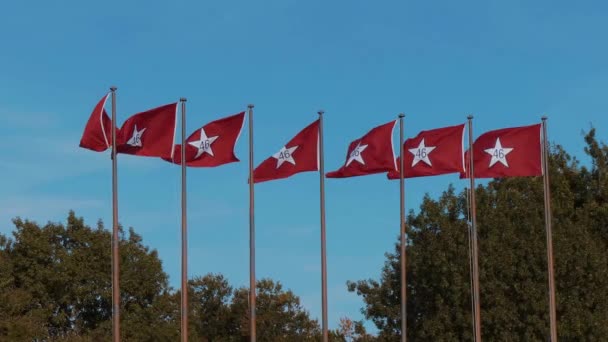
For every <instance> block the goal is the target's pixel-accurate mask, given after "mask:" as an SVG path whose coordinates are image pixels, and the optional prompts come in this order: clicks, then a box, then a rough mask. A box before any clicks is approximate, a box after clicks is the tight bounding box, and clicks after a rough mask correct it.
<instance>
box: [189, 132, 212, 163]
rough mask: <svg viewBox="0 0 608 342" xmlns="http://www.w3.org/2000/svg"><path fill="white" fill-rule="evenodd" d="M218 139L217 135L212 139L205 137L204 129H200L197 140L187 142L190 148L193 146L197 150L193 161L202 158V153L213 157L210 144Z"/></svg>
mask: <svg viewBox="0 0 608 342" xmlns="http://www.w3.org/2000/svg"><path fill="white" fill-rule="evenodd" d="M219 137H220V136H219V135H216V136H214V137H207V133H205V129H204V128H201V137H200V138H199V140H194V141H190V142H188V144H189V145H190V146H193V147H195V148H197V149H198V152H196V156H194V159H197V158H198V157H200V156H202V155H203V153H207V154H209V155H211V156H212V157H213V150H212V149H211V144H213V142H214V141H215V140H217V138H219Z"/></svg>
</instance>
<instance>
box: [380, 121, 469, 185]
mask: <svg viewBox="0 0 608 342" xmlns="http://www.w3.org/2000/svg"><path fill="white" fill-rule="evenodd" d="M464 126H465V125H464V124H462V125H457V126H450V127H443V128H437V129H431V130H428V131H422V132H420V133H418V135H417V136H415V137H413V138H409V139H407V140H406V141H405V142H404V143H403V155H404V159H403V166H404V167H403V174H404V177H405V178H413V177H424V176H436V175H443V174H448V173H461V172H464V170H465V168H464V157H463V146H462V142H463V138H464ZM399 165H400V163H399V158H397V170H396V171H392V172H389V173H388V175H387V177H388V179H399Z"/></svg>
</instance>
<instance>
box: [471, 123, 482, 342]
mask: <svg viewBox="0 0 608 342" xmlns="http://www.w3.org/2000/svg"><path fill="white" fill-rule="evenodd" d="M468 119H469V170H470V173H469V180H470V181H471V196H470V199H471V235H472V236H471V246H472V250H471V256H472V258H473V270H472V271H473V300H474V302H475V310H474V313H473V314H474V317H475V319H474V322H475V341H476V342H481V311H480V305H479V261H478V256H477V208H476V203H475V169H474V163H473V154H474V153H473V115H469V117H468Z"/></svg>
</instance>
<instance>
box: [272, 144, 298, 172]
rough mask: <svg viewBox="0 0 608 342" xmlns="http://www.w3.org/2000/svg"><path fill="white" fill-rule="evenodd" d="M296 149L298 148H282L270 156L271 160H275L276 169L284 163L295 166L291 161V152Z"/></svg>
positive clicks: (292, 160)
mask: <svg viewBox="0 0 608 342" xmlns="http://www.w3.org/2000/svg"><path fill="white" fill-rule="evenodd" d="M296 148H298V146H294V147H290V148H285V146H283V147H282V148H281V150H279V152H277V153H275V154H273V155H272V158H275V159H276V160H277V169H278V168H280V167H281V165H283V163H285V162H288V163H291V164H293V165H296V161H295V160H294V159H293V151H295V150H296Z"/></svg>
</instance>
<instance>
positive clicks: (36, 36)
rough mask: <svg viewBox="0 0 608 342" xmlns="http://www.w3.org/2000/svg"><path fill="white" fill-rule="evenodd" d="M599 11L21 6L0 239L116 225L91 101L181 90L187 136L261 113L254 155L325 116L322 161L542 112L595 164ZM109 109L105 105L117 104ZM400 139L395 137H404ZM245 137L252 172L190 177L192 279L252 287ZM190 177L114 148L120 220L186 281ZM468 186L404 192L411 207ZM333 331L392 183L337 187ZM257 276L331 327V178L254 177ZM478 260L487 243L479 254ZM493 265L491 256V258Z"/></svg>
mask: <svg viewBox="0 0 608 342" xmlns="http://www.w3.org/2000/svg"><path fill="white" fill-rule="evenodd" d="M607 17H608V5H607V4H606V2H604V1H599V0H598V1H576V2H573V1H563V0H557V1H556V0H552V1H549V0H538V1H527V0H514V1H497V0H483V1H481V0H477V1H447V0H439V1H417V2H413V1H359V0H350V1H318V0H308V1H295V0H269V1H263V2H262V1H259V2H252V1H171V2H169V1H167V2H161V1H105V2H96V3H93V2H90V1H37V2H32V1H9V2H5V3H4V4H3V5H2V10H1V11H0V41H2V45H3V48H2V50H0V153H1V155H2V158H1V159H0V175H1V177H0V233H4V234H9V233H10V231H11V230H12V224H11V222H10V219H11V218H13V217H15V216H21V217H24V218H29V219H33V220H37V221H40V222H41V223H44V222H46V221H47V220H52V221H64V220H65V217H66V216H67V213H68V210H70V209H74V210H75V211H76V213H77V214H78V215H81V216H84V217H85V219H86V220H87V221H88V223H89V224H90V225H95V222H96V221H97V219H99V218H101V219H103V220H104V221H105V222H106V227H108V228H109V226H110V223H111V162H110V158H109V155H108V153H97V154H96V153H94V152H91V151H88V150H84V149H80V148H78V143H79V140H80V136H81V134H82V129H83V128H84V125H85V122H86V120H87V118H88V115H89V114H90V112H91V110H92V108H93V106H94V105H95V103H96V102H97V101H98V100H99V99H100V98H101V97H102V96H103V95H104V94H105V93H106V91H107V90H108V88H109V87H110V86H111V85H116V86H117V87H118V117H119V121H120V122H122V121H123V120H124V119H126V118H127V117H128V116H129V115H130V114H133V113H135V112H138V111H142V110H145V109H149V108H151V107H155V106H158V105H161V104H165V103H169V102H173V101H177V99H178V98H179V97H182V96H184V97H187V98H188V125H187V126H188V127H187V129H188V132H189V133H190V132H192V131H193V130H194V129H196V128H198V127H200V126H201V125H203V124H204V123H206V122H208V121H211V120H213V119H216V118H219V117H222V116H225V115H229V114H233V113H237V112H239V111H242V110H244V109H245V108H246V105H247V104H248V103H254V104H255V106H256V107H255V114H256V122H255V134H256V148H255V153H256V158H255V162H256V164H258V163H259V162H261V161H262V160H264V159H265V158H267V157H268V156H270V155H271V154H273V153H275V152H276V151H278V149H279V148H280V147H282V146H283V144H285V143H286V142H287V141H288V140H289V139H290V138H291V137H292V136H293V135H294V134H295V133H297V132H298V131H299V130H300V129H302V128H303V127H304V126H306V125H307V124H309V123H310V122H312V121H313V120H315V119H316V118H317V115H316V112H317V110H318V109H324V110H325V111H326V117H325V119H326V120H325V140H326V146H325V149H326V169H327V170H328V171H329V170H332V169H336V168H338V167H339V166H340V165H341V164H342V163H343V162H344V155H345V153H346V148H347V146H348V143H349V142H350V141H351V140H353V139H355V138H357V137H359V136H361V135H362V134H363V133H365V132H367V130H369V129H370V128H371V127H373V126H376V125H379V124H382V123H385V122H388V121H390V120H393V119H395V118H396V116H397V114H398V113H399V112H404V113H406V115H407V116H406V121H405V125H406V136H413V135H415V134H416V133H417V132H418V131H419V130H421V129H430V128H436V127H441V126H447V125H454V124H458V123H462V122H464V121H465V119H466V116H467V115H468V114H470V113H472V114H474V115H475V122H474V125H475V126H474V129H475V136H477V135H479V134H480V133H482V132H483V131H485V130H490V129H495V128H502V127H509V126H519V125H528V124H532V123H535V122H538V121H539V119H540V116H541V115H542V114H544V113H546V114H547V115H548V116H549V118H550V119H549V134H550V139H551V140H552V141H554V142H557V143H560V144H562V145H564V146H565V147H566V149H567V150H568V151H569V152H571V153H573V154H576V155H578V156H579V157H581V159H583V160H585V158H584V157H583V156H582V154H583V152H582V147H583V140H582V131H583V130H587V129H589V127H590V126H591V125H592V124H593V125H594V126H595V127H597V128H598V134H599V136H600V138H602V137H605V136H606V132H608V116H607V114H608V96H607V95H606V94H608V64H607V61H608V45H607V44H606V36H607V34H608V21H607V20H606V18H607ZM108 109H109V107H108ZM397 133H398V132H397V131H396V132H395V146H397V142H396V141H397V138H398V134H397ZM246 138H247V135H246V133H243V135H242V136H241V140H240V142H239V144H238V147H237V153H238V156H239V157H240V158H241V160H242V162H241V163H234V164H230V165H225V166H222V167H219V168H214V169H191V170H189V178H188V185H189V186H188V191H189V198H188V200H189V207H188V210H189V217H188V219H189V246H190V249H189V258H190V263H189V270H190V272H189V273H190V276H195V275H203V274H205V273H208V272H221V273H223V274H225V275H226V276H227V277H228V278H229V280H230V282H231V283H232V284H234V285H237V286H245V285H247V284H248V186H247V182H246V180H247V144H246V141H247V139H246ZM179 177H180V171H179V167H177V166H174V165H170V164H168V163H164V162H162V161H160V160H157V159H153V158H141V157H133V156H120V160H119V203H120V208H119V213H120V221H121V223H122V224H123V225H125V226H133V227H135V229H136V231H137V232H139V233H140V234H142V235H143V238H144V243H145V244H147V245H149V246H150V247H151V248H155V249H157V250H158V252H159V254H160V257H161V259H162V261H163V264H164V268H165V270H166V271H167V272H168V273H169V275H170V282H171V285H172V286H174V287H179V272H180V258H179V256H180V250H179V248H180V230H179V227H180V226H179V224H180V209H179V208H180V207H179V184H180V178H179ZM450 183H453V184H454V185H455V186H456V187H457V188H462V187H463V186H464V181H460V180H459V179H458V177H457V176H456V175H451V176H441V177H434V178H426V179H424V178H422V179H415V180H411V181H407V182H406V184H407V185H406V186H407V190H406V191H407V194H406V196H407V200H406V201H407V208H408V209H416V208H417V206H418V205H419V203H420V200H421V198H422V196H423V195H424V194H425V193H427V192H428V193H430V194H431V195H432V196H437V195H438V194H440V193H441V191H443V190H444V189H446V188H447V186H448V185H449V184H450ZM326 185H327V248H328V272H329V277H328V282H329V286H328V287H329V314H330V316H329V318H330V327H332V328H334V327H336V326H337V323H338V319H339V317H342V316H349V317H351V318H353V319H361V318H362V315H361V313H360V311H359V310H360V308H361V307H362V306H363V302H362V300H361V299H360V298H358V297H357V296H356V295H355V294H350V293H348V292H347V290H346V286H345V283H346V281H347V280H359V279H365V278H370V277H372V278H377V277H378V276H379V274H380V271H381V267H382V265H383V262H384V260H385V257H384V253H385V252H387V251H392V250H393V244H394V243H395V242H396V239H397V236H398V230H399V224H398V220H399V219H398V218H399V208H398V195H399V191H398V190H399V189H398V182H396V181H392V182H389V181H387V180H386V178H385V176H384V175H375V176H367V177H356V178H351V179H329V180H327V182H326ZM256 195H257V196H256V201H257V210H256V215H257V216H256V224H257V237H256V241H257V253H258V254H257V257H258V259H257V272H258V273H257V275H258V277H259V278H261V277H271V278H273V279H276V280H280V281H281V282H282V283H283V284H284V285H285V286H286V287H287V288H290V289H292V290H294V292H295V293H296V294H298V295H299V296H301V298H302V301H303V304H304V306H305V307H306V308H307V309H308V310H310V312H311V314H312V315H313V316H314V317H320V312H321V311H320V307H321V295H320V293H321V286H320V285H321V278H320V246H319V203H318V200H319V193H318V174H317V173H314V172H312V173H306V174H299V175H296V176H294V177H292V178H290V179H286V180H280V181H273V182H268V183H262V184H259V185H258V186H256ZM482 253H483V251H482ZM482 257H483V255H482Z"/></svg>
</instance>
